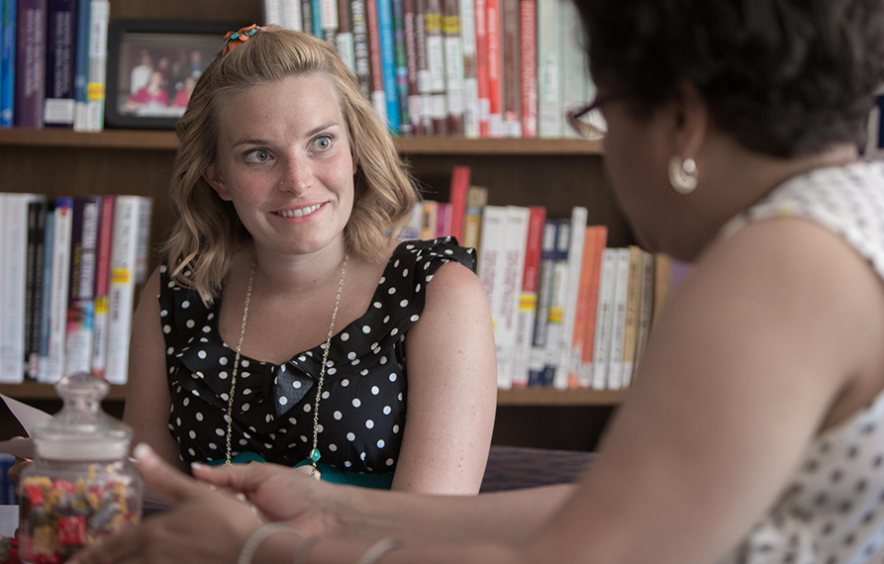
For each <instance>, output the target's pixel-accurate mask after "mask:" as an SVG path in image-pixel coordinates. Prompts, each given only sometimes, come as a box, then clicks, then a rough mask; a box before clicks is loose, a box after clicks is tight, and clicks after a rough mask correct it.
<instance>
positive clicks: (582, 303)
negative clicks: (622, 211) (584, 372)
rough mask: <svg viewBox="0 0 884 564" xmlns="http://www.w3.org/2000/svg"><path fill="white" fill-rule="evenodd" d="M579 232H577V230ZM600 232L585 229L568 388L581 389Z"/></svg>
mask: <svg viewBox="0 0 884 564" xmlns="http://www.w3.org/2000/svg"><path fill="white" fill-rule="evenodd" d="M575 231H577V230H575ZM597 236H598V231H597V230H596V229H595V228H594V227H592V226H590V227H586V228H584V229H583V259H582V260H581V261H580V262H581V265H580V276H579V280H578V283H577V299H576V301H574V302H573V309H574V324H573V325H574V327H573V330H572V333H571V349H570V351H568V354H569V357H568V366H567V373H568V388H570V389H577V388H580V360H581V357H582V356H583V339H584V337H585V335H586V300H587V299H588V296H589V285H590V283H591V281H592V271H593V269H594V266H595V265H594V262H595V251H596V238H597Z"/></svg>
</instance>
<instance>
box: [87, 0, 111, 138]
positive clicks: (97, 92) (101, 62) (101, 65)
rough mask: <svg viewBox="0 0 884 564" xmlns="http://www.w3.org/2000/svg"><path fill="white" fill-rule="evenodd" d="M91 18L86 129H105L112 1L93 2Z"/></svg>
mask: <svg viewBox="0 0 884 564" xmlns="http://www.w3.org/2000/svg"><path fill="white" fill-rule="evenodd" d="M91 9H92V13H91V14H90V16H89V85H88V86H87V88H86V92H87V99H88V101H87V104H86V128H87V130H88V131H101V130H102V129H104V98H105V93H104V90H105V77H106V73H107V24H108V20H109V19H110V1H109V0H92V3H91Z"/></svg>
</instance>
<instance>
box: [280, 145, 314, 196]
mask: <svg viewBox="0 0 884 564" xmlns="http://www.w3.org/2000/svg"><path fill="white" fill-rule="evenodd" d="M314 179H315V177H314V173H313V165H312V163H311V162H310V160H309V159H305V158H301V157H298V156H297V155H291V156H289V157H288V159H287V160H286V163H285V167H284V172H283V175H282V178H281V179H280V181H279V189H280V190H281V191H284V192H288V193H290V194H293V195H295V196H297V197H300V196H302V195H303V194H305V193H306V192H307V191H308V190H309V189H310V187H311V186H313V183H314Z"/></svg>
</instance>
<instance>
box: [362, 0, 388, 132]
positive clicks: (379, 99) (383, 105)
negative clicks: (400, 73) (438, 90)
mask: <svg viewBox="0 0 884 564" xmlns="http://www.w3.org/2000/svg"><path fill="white" fill-rule="evenodd" d="M379 1H380V0H365V7H366V19H367V22H368V52H369V61H370V62H371V103H372V105H373V106H374V109H375V110H377V112H378V116H380V118H381V120H382V121H383V122H384V123H387V124H388V125H389V121H388V119H387V93H386V90H384V65H383V61H381V28H380V24H379V23H378V2H379Z"/></svg>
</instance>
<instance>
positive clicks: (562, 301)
mask: <svg viewBox="0 0 884 564" xmlns="http://www.w3.org/2000/svg"><path fill="white" fill-rule="evenodd" d="M557 223H558V226H557V228H556V250H555V257H554V259H553V276H552V290H551V292H550V299H549V320H548V323H549V326H548V329H547V338H546V347H545V348H546V352H545V358H544V363H543V364H544V368H543V385H544V386H554V385H555V381H554V380H555V374H556V369H557V367H558V363H559V357H560V356H561V346H562V333H564V325H565V310H566V309H567V307H568V304H567V303H566V299H567V295H568V281H569V279H570V277H569V274H568V270H569V265H568V252H569V245H570V243H571V221H570V220H567V219H560V220H558V221H557ZM560 385H561V386H562V388H567V378H566V379H565V383H564V385H562V384H560Z"/></svg>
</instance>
